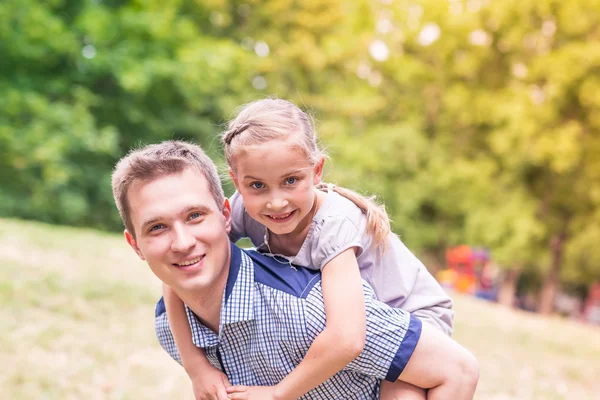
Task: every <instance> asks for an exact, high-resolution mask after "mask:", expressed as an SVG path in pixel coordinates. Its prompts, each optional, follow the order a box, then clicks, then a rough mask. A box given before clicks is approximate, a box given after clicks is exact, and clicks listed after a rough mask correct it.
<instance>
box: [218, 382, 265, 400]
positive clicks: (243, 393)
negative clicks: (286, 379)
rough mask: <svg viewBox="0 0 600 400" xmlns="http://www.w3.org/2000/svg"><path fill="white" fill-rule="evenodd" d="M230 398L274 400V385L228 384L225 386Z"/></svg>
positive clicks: (233, 399) (238, 399)
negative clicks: (228, 385)
mask: <svg viewBox="0 0 600 400" xmlns="http://www.w3.org/2000/svg"><path fill="white" fill-rule="evenodd" d="M227 393H229V398H230V399H232V400H275V399H276V398H275V386H242V385H238V386H230V387H229V388H227Z"/></svg>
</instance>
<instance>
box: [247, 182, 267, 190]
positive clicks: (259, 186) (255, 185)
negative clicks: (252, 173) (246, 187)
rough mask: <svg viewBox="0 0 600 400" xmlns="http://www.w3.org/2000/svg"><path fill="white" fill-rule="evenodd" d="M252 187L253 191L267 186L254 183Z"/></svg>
mask: <svg viewBox="0 0 600 400" xmlns="http://www.w3.org/2000/svg"><path fill="white" fill-rule="evenodd" d="M250 187H251V188H253V189H263V188H264V187H265V185H264V183H262V182H252V183H251V184H250Z"/></svg>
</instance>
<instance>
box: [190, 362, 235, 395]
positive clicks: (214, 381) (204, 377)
mask: <svg viewBox="0 0 600 400" xmlns="http://www.w3.org/2000/svg"><path fill="white" fill-rule="evenodd" d="M190 379H191V380H192V388H193V390H194V399H196V400H227V399H228V397H227V388H228V387H231V384H230V383H229V379H227V376H226V375H225V374H224V373H223V372H221V371H220V370H219V369H218V368H215V367H213V366H210V367H205V368H203V369H202V370H201V371H198V373H197V374H194V375H190Z"/></svg>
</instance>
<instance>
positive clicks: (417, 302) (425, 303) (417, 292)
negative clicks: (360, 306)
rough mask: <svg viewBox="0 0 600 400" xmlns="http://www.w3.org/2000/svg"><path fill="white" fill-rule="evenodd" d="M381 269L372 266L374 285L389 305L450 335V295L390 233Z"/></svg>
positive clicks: (451, 321) (451, 312) (451, 326)
mask: <svg viewBox="0 0 600 400" xmlns="http://www.w3.org/2000/svg"><path fill="white" fill-rule="evenodd" d="M381 265H382V267H383V268H382V269H381V268H380V269H378V268H374V269H373V279H374V280H375V281H376V284H375V286H379V289H382V290H381V291H377V293H378V294H379V293H382V294H384V296H388V298H380V299H381V300H382V301H384V302H386V303H387V304H389V305H390V306H392V307H398V308H402V309H403V310H406V311H408V312H409V313H411V314H413V315H415V316H416V317H418V318H419V319H421V320H422V321H423V322H424V323H426V324H428V325H431V326H433V327H435V328H437V329H438V330H440V331H442V332H443V333H445V334H447V335H448V336H450V335H451V334H452V330H453V318H454V311H453V310H452V299H450V297H449V296H448V294H447V293H446V292H445V290H444V289H443V288H442V287H441V286H440V284H439V283H438V282H437V281H436V279H435V278H434V277H433V276H432V275H431V273H430V272H429V271H428V270H427V268H426V267H425V266H424V265H423V263H422V262H421V261H420V260H419V259H418V258H417V257H416V256H415V255H414V254H413V253H412V252H411V251H410V250H409V249H408V248H407V247H406V246H405V245H404V243H402V241H400V239H399V238H397V237H394V240H393V243H392V245H391V248H388V249H387V251H386V253H385V254H384V256H383V258H382V264H381Z"/></svg>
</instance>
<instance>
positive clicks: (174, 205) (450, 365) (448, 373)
mask: <svg viewBox="0 0 600 400" xmlns="http://www.w3.org/2000/svg"><path fill="white" fill-rule="evenodd" d="M112 186H113V194H114V197H115V201H116V203H117V207H118V209H119V213H120V215H121V218H122V219H123V222H124V224H125V227H126V230H125V237H126V239H127V242H128V243H129V244H130V245H131V247H132V248H133V249H134V250H135V251H136V253H137V254H138V255H139V257H140V258H141V259H143V260H146V262H147V263H148V265H149V266H150V269H151V270H152V272H153V273H154V274H155V275H156V276H157V277H158V278H159V279H160V280H161V281H163V282H164V283H165V284H166V285H168V286H169V287H171V288H172V289H173V290H174V291H175V292H176V293H177V295H178V296H179V298H180V299H181V300H182V301H183V302H184V303H185V304H186V305H187V312H188V319H189V323H190V327H191V330H192V336H193V342H194V344H195V345H196V346H198V347H201V348H203V349H204V351H205V352H206V355H207V358H208V359H209V361H210V362H211V364H212V365H213V366H215V367H216V368H218V369H219V370H221V371H223V372H224V373H225V374H226V375H227V377H228V379H229V381H231V383H232V384H234V385H237V386H234V387H232V388H229V396H230V398H261V399H263V398H275V395H276V391H275V390H274V389H273V387H274V386H275V385H277V384H278V383H279V382H280V381H281V380H282V379H283V378H284V377H285V376H286V375H287V374H289V373H290V371H292V369H293V368H294V367H295V366H297V365H298V364H299V362H300V361H301V360H302V358H303V357H304V355H305V354H306V352H307V350H308V348H309V347H310V344H311V342H312V340H313V339H314V338H315V337H316V336H317V335H318V334H319V333H320V332H321V331H322V330H323V329H324V328H325V312H324V303H323V296H322V291H321V283H320V278H321V275H320V272H318V271H313V270H308V269H304V268H296V269H292V268H290V267H289V265H286V264H281V263H280V262H278V260H275V259H273V258H270V257H268V256H265V255H261V254H259V253H256V252H253V251H242V250H240V249H239V248H237V247H236V246H235V245H233V244H231V243H230V241H229V238H228V233H229V231H230V224H231V209H230V206H229V202H228V200H227V199H225V197H224V195H223V190H222V188H221V184H220V180H219V177H218V174H217V171H216V168H215V166H214V164H213V163H212V162H211V161H210V159H209V158H208V157H207V156H206V155H205V154H204V153H203V152H202V150H201V149H200V148H199V147H198V146H195V145H191V144H187V143H184V142H176V141H169V142H164V143H161V144H157V145H150V146H147V147H145V148H142V149H141V150H137V151H134V152H132V153H130V154H129V155H128V156H126V157H124V158H123V159H122V160H121V161H119V163H118V164H117V166H116V168H115V171H114V174H113V179H112ZM364 293H365V306H366V310H367V332H366V345H365V348H364V349H363V351H362V353H361V354H360V356H359V357H357V358H356V359H355V360H354V361H352V362H351V363H350V364H348V366H347V367H346V368H344V370H342V371H340V372H339V373H337V374H336V375H334V376H333V377H332V378H331V379H329V380H327V381H326V382H325V383H323V384H322V385H320V386H318V387H317V388H315V389H313V390H311V391H310V392H308V393H307V394H306V395H304V396H303V397H302V398H305V399H350V398H351V399H375V398H378V396H379V385H380V381H381V380H382V379H386V380H389V381H396V380H397V379H398V378H399V377H400V379H402V380H404V381H406V382H409V383H411V384H414V385H416V386H419V387H423V388H431V390H430V395H429V398H454V399H463V398H464V399H467V398H472V396H473V393H474V390H475V386H476V383H477V379H478V367H477V364H476V361H475V360H474V358H473V357H472V356H471V355H470V354H469V353H468V352H467V351H466V350H464V349H462V348H461V347H460V346H458V345H457V344H456V343H455V342H453V341H452V340H451V339H449V338H447V337H446V336H445V335H443V334H441V333H438V332H437V331H435V329H433V328H429V327H426V326H422V324H421V322H420V321H419V320H418V319H417V318H415V317H411V316H410V315H409V314H407V313H406V312H404V311H402V310H397V309H392V308H390V307H388V306H387V305H385V304H383V303H381V302H378V301H377V300H376V299H375V298H374V295H373V292H372V290H371V289H370V288H369V287H368V285H366V284H365V285H364ZM164 311H165V308H164V303H163V302H162V300H161V301H160V302H159V303H158V305H157V310H156V317H157V318H156V331H157V336H158V338H159V341H160V343H161V345H162V346H163V348H165V350H166V351H167V352H168V353H169V354H170V355H171V356H172V357H173V358H174V359H176V360H178V361H179V356H178V352H177V347H176V346H175V342H174V340H173V337H172V334H171V332H170V329H169V325H168V320H167V315H166V313H165V312H164ZM409 359H410V363H409ZM248 386H251V387H248Z"/></svg>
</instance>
